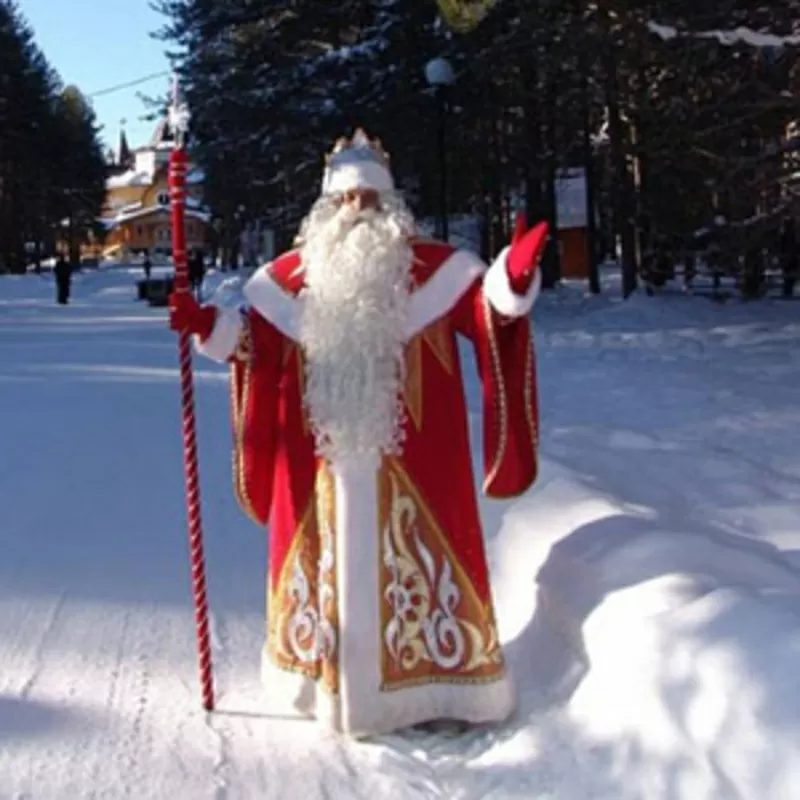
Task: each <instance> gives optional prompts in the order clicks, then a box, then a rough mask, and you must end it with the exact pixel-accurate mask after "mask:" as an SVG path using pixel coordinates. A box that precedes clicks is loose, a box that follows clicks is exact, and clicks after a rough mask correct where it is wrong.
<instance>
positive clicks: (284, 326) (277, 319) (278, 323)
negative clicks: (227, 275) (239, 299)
mask: <svg viewBox="0 0 800 800" xmlns="http://www.w3.org/2000/svg"><path fill="white" fill-rule="evenodd" d="M243 293H244V296H245V299H246V300H247V302H248V303H250V305H251V306H253V308H255V310H256V311H258V313H259V314H261V316H262V317H264V319H266V320H267V321H269V322H271V323H272V324H273V325H274V326H275V327H276V328H277V329H278V330H279V331H280V332H281V333H282V334H283V335H284V336H288V337H289V338H290V339H291V340H292V341H295V342H296V341H298V339H299V338H300V313H301V309H302V299H301V298H296V297H292V295H290V294H288V293H287V292H285V291H284V290H283V289H282V288H281V287H280V286H279V285H278V284H277V283H276V282H275V280H274V279H273V277H272V275H270V272H269V264H267V265H266V266H263V267H260V268H259V269H257V270H256V271H255V272H254V273H253V276H252V277H251V278H250V280H249V281H247V283H246V284H245V285H244V289H243Z"/></svg>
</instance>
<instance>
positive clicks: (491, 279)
mask: <svg viewBox="0 0 800 800" xmlns="http://www.w3.org/2000/svg"><path fill="white" fill-rule="evenodd" d="M510 250H511V248H510V247H506V248H504V249H503V250H502V252H501V253H500V255H498V256H497V258H496V259H495V260H494V261H493V262H492V266H491V267H489V269H488V270H487V272H486V276H485V277H484V279H483V291H484V293H485V294H486V297H487V299H488V300H489V304H490V305H491V306H492V308H493V309H494V310H495V311H496V312H497V313H498V314H500V315H501V316H504V317H512V318H513V317H522V316H524V315H525V314H527V313H528V312H529V311H530V310H531V308H532V307H533V304H534V303H535V302H536V298H537V297H538V296H539V290H540V289H541V287H542V272H541V270H540V269H539V268H538V267H537V268H536V272H535V273H534V276H533V281H532V282H531V285H530V288H529V289H528V291H527V292H525V294H517V293H516V292H515V291H514V290H513V289H512V288H511V283H510V282H509V280H508V269H507V266H506V260H507V258H508V253H509V251H510Z"/></svg>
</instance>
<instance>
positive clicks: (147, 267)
mask: <svg viewBox="0 0 800 800" xmlns="http://www.w3.org/2000/svg"><path fill="white" fill-rule="evenodd" d="M142 268H143V269H144V279H145V280H146V281H149V280H150V273H151V272H152V271H153V262H152V261H151V260H150V253H149V251H145V254H144V261H143V262H142Z"/></svg>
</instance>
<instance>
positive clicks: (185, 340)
mask: <svg viewBox="0 0 800 800" xmlns="http://www.w3.org/2000/svg"><path fill="white" fill-rule="evenodd" d="M169 124H170V128H171V129H172V136H173V141H174V146H173V149H172V152H171V153H170V160H169V188H170V201H171V205H172V260H173V263H174V264H175V291H176V292H189V291H190V288H189V266H188V259H187V253H186V222H185V218H186V214H185V212H186V170H187V166H188V159H187V157H186V134H187V131H188V127H189V111H188V108H187V106H186V104H185V103H184V102H183V100H182V98H181V95H180V87H179V85H178V80H177V78H176V79H175V81H174V84H173V89H172V104H171V106H170V111H169ZM178 348H179V352H180V365H181V400H182V404H183V465H184V474H185V479H186V504H187V508H188V516H189V551H190V558H191V568H192V591H193V594H194V616H195V626H196V632H197V652H198V657H199V662H200V686H201V691H202V697H203V708H205V709H206V710H207V711H212V710H213V708H214V680H213V676H212V666H211V639H210V636H209V627H208V596H207V594H206V573H205V557H204V555H203V523H202V520H201V517H200V481H199V472H198V467H197V434H196V429H195V415H194V383H193V380H192V351H191V344H190V341H189V333H188V331H181V332H180V333H179V334H178Z"/></svg>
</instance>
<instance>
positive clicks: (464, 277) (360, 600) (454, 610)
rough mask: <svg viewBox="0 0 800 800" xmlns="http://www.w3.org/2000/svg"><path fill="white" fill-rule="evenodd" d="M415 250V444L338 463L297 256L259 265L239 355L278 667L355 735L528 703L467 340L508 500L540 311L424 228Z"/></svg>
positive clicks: (243, 460) (525, 461)
mask: <svg viewBox="0 0 800 800" xmlns="http://www.w3.org/2000/svg"><path fill="white" fill-rule="evenodd" d="M414 256H415V259H414V272H413V275H414V284H415V291H414V295H415V296H416V297H417V299H418V300H419V303H418V306H417V308H416V310H415V311H413V312H412V313H413V315H414V316H415V320H416V322H415V327H414V326H412V327H410V331H411V333H412V334H413V335H412V338H410V340H409V342H408V345H407V364H408V377H407V381H406V385H405V389H404V393H403V394H404V400H405V407H406V412H407V419H406V439H405V443H404V447H403V452H402V455H400V456H396V457H383V458H382V459H381V460H380V462H378V461H377V460H376V461H375V463H360V464H352V463H351V464H342V465H337V464H326V463H324V462H323V461H322V460H321V459H319V458H317V457H316V456H315V454H314V442H313V437H312V435H311V433H310V430H309V425H308V421H307V418H306V416H305V412H304V408H303V402H302V396H303V374H304V365H303V354H302V351H301V349H300V347H299V346H298V345H297V344H296V342H295V341H293V339H292V336H291V334H292V328H291V323H290V321H289V317H290V316H291V313H292V312H293V306H294V305H296V300H295V297H296V295H297V293H298V291H299V290H300V288H301V284H302V276H301V274H300V273H299V272H298V266H299V263H300V258H299V253H298V252H291V253H288V254H286V255H284V256H282V257H280V258H279V259H277V260H276V261H275V262H273V264H272V265H270V266H269V267H268V268H262V270H261V273H262V274H261V275H259V276H258V277H257V279H255V283H256V284H258V283H259V281H260V282H261V283H260V285H259V286H257V287H256V288H255V289H253V291H252V292H250V295H249V299H250V300H251V303H252V305H251V307H250V309H249V310H248V312H247V317H246V322H245V325H244V328H243V331H242V335H241V336H240V338H239V344H238V347H237V350H236V352H235V354H234V355H233V356H232V358H231V363H232V395H233V403H232V407H233V426H234V432H235V455H234V461H235V470H234V471H235V484H236V492H237V495H238V497H239V500H240V502H241V504H242V506H243V508H244V509H245V510H246V512H247V513H248V514H249V515H250V516H251V517H252V518H253V519H254V520H255V521H256V522H258V523H260V524H268V526H269V585H268V637H267V645H266V647H265V654H264V664H263V668H262V669H263V677H264V681H265V684H266V686H267V689H270V688H272V689H273V690H274V693H278V694H281V695H283V696H287V695H288V696H291V697H292V698H293V700H294V702H295V705H296V706H297V707H298V708H300V709H301V710H303V711H307V712H309V713H315V714H316V715H317V716H318V717H319V718H321V719H323V720H326V721H327V722H328V723H329V724H330V725H331V726H332V727H333V728H335V729H338V730H342V731H346V732H349V733H352V734H355V735H364V734H370V733H377V732H382V731H388V730H393V729H396V728H400V727H404V726H406V725H410V724H415V723H418V722H421V721H424V720H426V719H431V718H436V717H448V718H455V719H463V720H468V721H473V722H486V721H499V720H502V719H504V718H505V717H507V716H508V715H509V714H510V712H511V711H512V709H513V706H514V693H513V688H512V686H511V683H510V680H509V676H508V675H507V672H506V668H505V664H504V660H503V654H502V649H501V647H500V644H499V641H498V636H497V627H496V622H495V617H494V611H493V608H492V599H491V594H490V587H489V575H488V569H487V563H486V557H485V553H484V542H483V536H482V531H481V523H480V518H479V512H478V504H477V499H476V495H475V489H474V476H473V471H472V463H471V458H470V445H469V439H468V418H467V409H466V405H465V397H464V382H463V378H462V373H461V364H460V360H459V356H458V349H457V338H456V337H457V334H461V335H462V336H464V337H466V338H467V339H468V340H469V341H471V342H472V344H473V345H474V349H475V354H476V360H477V364H478V369H479V373H480V379H481V382H482V386H483V459H484V470H485V478H484V481H483V489H484V491H485V493H486V494H488V495H489V496H491V497H498V498H503V497H511V496H514V495H517V494H519V493H521V492H523V491H525V490H526V489H527V488H528V487H529V486H530V485H531V483H532V482H533V481H534V480H535V477H536V470H537V438H538V414H537V399H536V379H535V363H534V354H533V348H532V339H531V329H530V322H529V316H528V314H527V313H524V314H522V315H521V316H519V317H518V318H516V319H507V318H503V317H500V316H499V315H498V313H497V312H496V311H495V310H494V309H493V307H492V303H491V299H492V298H491V292H489V291H487V290H486V287H487V284H488V281H484V277H485V272H484V270H485V265H483V264H482V262H480V261H479V260H478V259H477V258H476V257H473V256H471V255H468V254H464V253H463V252H462V251H459V252H456V251H455V250H454V249H453V248H451V247H449V246H448V245H444V244H440V243H435V242H425V241H417V242H415V244H414ZM491 269H504V265H503V264H495V265H493V266H492V268H491ZM495 283H496V282H495ZM262 289H263V290H264V291H263V292H262V291H261V290H262ZM246 294H247V292H246Z"/></svg>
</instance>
